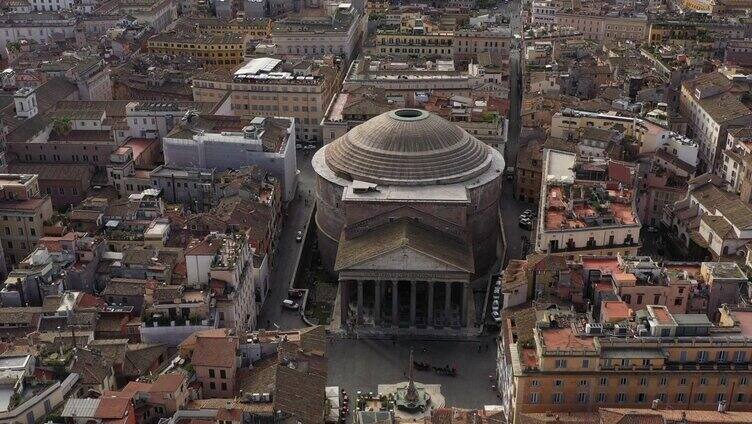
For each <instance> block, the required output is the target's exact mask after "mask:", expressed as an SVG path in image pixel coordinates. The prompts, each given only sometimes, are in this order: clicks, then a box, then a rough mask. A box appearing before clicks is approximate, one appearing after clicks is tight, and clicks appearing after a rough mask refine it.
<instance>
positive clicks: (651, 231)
mask: <svg viewBox="0 0 752 424" xmlns="http://www.w3.org/2000/svg"><path fill="white" fill-rule="evenodd" d="M647 231H648V232H649V233H657V232H658V228H656V227H653V226H652V225H651V226H649V227H648V228H647Z"/></svg>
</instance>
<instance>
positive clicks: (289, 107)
mask: <svg viewBox="0 0 752 424" xmlns="http://www.w3.org/2000/svg"><path fill="white" fill-rule="evenodd" d="M339 66H340V62H334V61H329V63H328V64H324V63H321V64H317V63H311V62H303V65H301V66H300V67H298V68H296V67H295V66H294V65H293V64H290V63H286V62H283V61H281V60H279V59H273V58H257V59H252V60H251V61H250V62H248V63H246V64H245V65H244V66H242V67H241V68H240V69H238V70H237V71H236V72H235V73H234V74H231V75H226V74H221V73H216V74H204V75H199V76H196V77H195V78H194V79H193V98H194V100H196V101H208V102H219V101H221V100H222V99H223V98H225V96H227V95H228V93H229V96H230V99H229V100H230V103H231V108H232V112H233V114H234V115H236V116H240V117H242V118H243V119H247V120H249V121H250V120H251V119H253V118H255V117H257V116H260V117H274V116H288V117H293V118H295V119H296V129H297V135H298V140H305V141H321V140H322V133H321V126H320V125H319V123H320V122H321V119H322V118H323V117H324V113H325V112H326V108H327V106H328V105H329V102H330V101H331V99H332V96H334V93H336V90H337V83H338V78H339V77H338V76H339V73H340V68H339Z"/></svg>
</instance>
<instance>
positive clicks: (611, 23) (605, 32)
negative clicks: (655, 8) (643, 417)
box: [556, 11, 649, 43]
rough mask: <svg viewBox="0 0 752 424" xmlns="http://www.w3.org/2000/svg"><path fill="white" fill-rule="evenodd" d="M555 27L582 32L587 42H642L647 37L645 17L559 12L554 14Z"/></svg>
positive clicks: (647, 26)
mask: <svg viewBox="0 0 752 424" xmlns="http://www.w3.org/2000/svg"><path fill="white" fill-rule="evenodd" d="M556 25H558V26H559V27H570V28H573V29H574V30H575V31H579V32H582V34H583V37H584V38H585V39H587V40H592V41H597V42H599V43H605V42H616V41H624V40H632V41H643V40H645V39H646V38H647V36H648V29H649V25H648V20H647V16H645V15H642V14H635V15H630V16H610V15H601V14H588V13H581V12H568V13H565V12H561V11H559V12H558V13H557V14H556Z"/></svg>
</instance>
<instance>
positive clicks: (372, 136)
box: [326, 109, 492, 185]
mask: <svg viewBox="0 0 752 424" xmlns="http://www.w3.org/2000/svg"><path fill="white" fill-rule="evenodd" d="M489 149H490V147H488V146H487V145H485V144H484V143H482V142H481V141H479V140H478V139H476V138H475V137H473V136H471V135H470V134H468V133H467V132H466V131H465V130H463V129H462V128H460V127H458V126H457V125H455V124H453V123H451V122H449V121H447V120H445V119H443V118H441V117H439V116H438V115H434V114H433V113H430V112H427V111H424V110H420V109H397V110H392V111H389V112H386V113H382V114H381V115H379V116H377V117H375V118H373V119H370V120H368V121H366V122H364V123H363V124H360V125H358V126H357V127H355V128H353V129H352V130H350V131H349V132H348V133H347V134H345V135H343V136H342V137H340V138H338V139H337V140H335V141H334V142H332V143H331V144H329V145H328V146H327V148H326V163H327V165H328V166H329V167H330V168H331V169H332V170H333V171H334V172H335V173H337V174H339V175H342V176H345V177H348V178H350V179H353V180H362V181H369V182H374V183H378V184H386V185H428V184H452V183H457V182H461V181H465V180H468V179H470V178H473V177H475V176H478V175H480V174H482V173H483V172H485V170H486V169H488V167H489V166H490V164H491V160H492V158H491V152H490V151H489Z"/></svg>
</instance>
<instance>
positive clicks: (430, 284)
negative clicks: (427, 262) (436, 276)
mask: <svg viewBox="0 0 752 424" xmlns="http://www.w3.org/2000/svg"><path fill="white" fill-rule="evenodd" d="M427 283H428V323H427V324H428V325H433V281H428V282H427Z"/></svg>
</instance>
